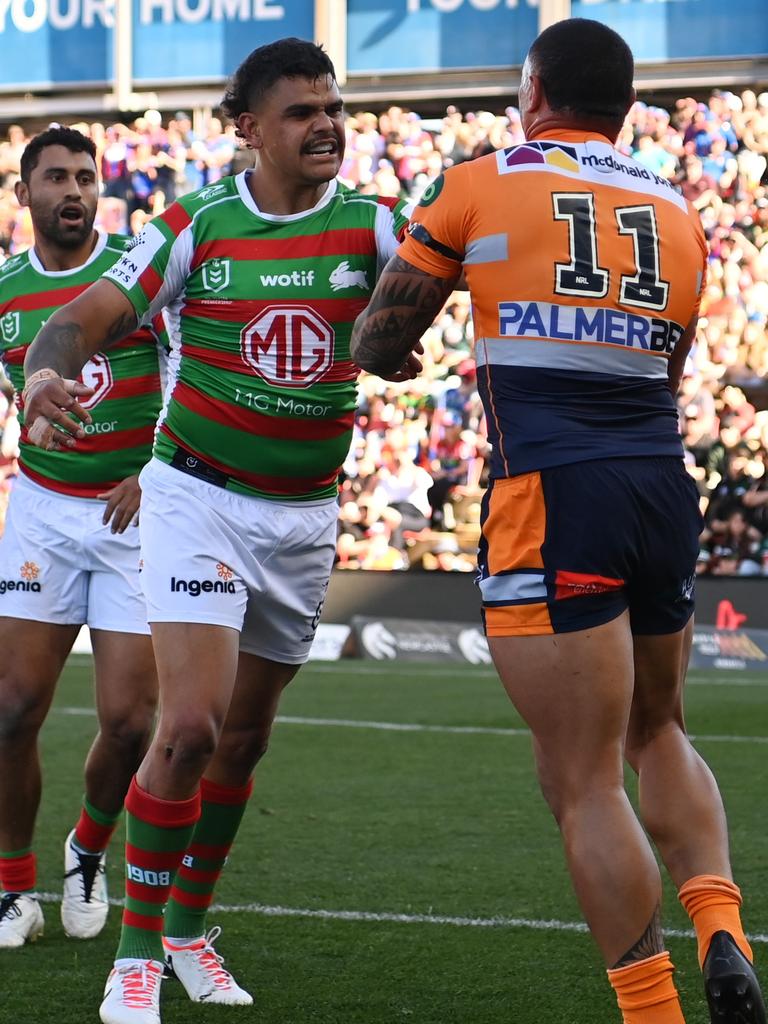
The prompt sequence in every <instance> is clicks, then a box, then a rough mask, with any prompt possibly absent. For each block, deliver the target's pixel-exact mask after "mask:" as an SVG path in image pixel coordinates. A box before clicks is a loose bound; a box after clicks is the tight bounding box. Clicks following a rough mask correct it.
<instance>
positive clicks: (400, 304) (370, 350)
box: [351, 256, 455, 380]
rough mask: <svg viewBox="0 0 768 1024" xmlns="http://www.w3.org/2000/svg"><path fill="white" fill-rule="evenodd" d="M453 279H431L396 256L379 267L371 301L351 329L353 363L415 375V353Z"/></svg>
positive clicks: (375, 370) (371, 370) (377, 370)
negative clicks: (379, 271) (384, 265)
mask: <svg viewBox="0 0 768 1024" xmlns="http://www.w3.org/2000/svg"><path fill="white" fill-rule="evenodd" d="M454 287H455V278H449V279H446V278H442V277H433V276H432V275H431V274H426V273H425V272H424V271H423V270H419V269H417V268H416V267H414V266H413V265H412V264H410V263H408V262H407V261H406V260H404V259H402V257H400V256H393V257H392V259H391V260H390V261H389V263H387V265H386V267H385V268H384V270H383V271H382V274H381V277H380V278H379V280H378V282H377V284H376V288H375V289H374V292H373V295H372V296H371V301H370V302H369V303H368V306H367V307H366V308H365V309H364V310H363V312H362V313H361V314H360V316H359V317H358V318H357V320H356V321H355V326H354V329H353V331H352V341H351V355H352V360H353V362H355V363H357V365H358V366H359V367H361V369H363V370H368V372H369V373H378V374H381V375H382V376H391V375H393V374H394V375H398V374H401V373H402V374H403V375H404V376H403V377H402V379H404V380H407V379H408V378H409V377H412V376H414V374H413V373H411V372H409V369H412V368H413V362H412V361H413V359H414V358H415V357H414V356H413V351H414V349H415V348H416V346H417V344H418V341H419V338H421V336H422V334H424V332H425V331H426V330H427V328H428V327H429V326H430V324H431V323H432V321H433V320H434V319H435V317H436V316H437V314H438V313H439V311H440V310H441V309H442V307H443V305H444V303H445V300H446V299H447V298H448V296H449V295H450V294H451V292H452V291H453V289H454Z"/></svg>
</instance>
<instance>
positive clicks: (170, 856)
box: [116, 777, 200, 962]
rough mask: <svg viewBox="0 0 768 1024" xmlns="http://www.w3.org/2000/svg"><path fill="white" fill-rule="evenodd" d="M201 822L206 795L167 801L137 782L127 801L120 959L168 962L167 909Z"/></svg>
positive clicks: (117, 957)
mask: <svg viewBox="0 0 768 1024" xmlns="http://www.w3.org/2000/svg"><path fill="white" fill-rule="evenodd" d="M199 816H200V793H199V791H198V792H197V793H195V795H194V796H192V797H190V798H189V799H188V800H161V799H160V798H159V797H156V796H152V794H151V793H147V792H146V791H145V790H143V789H142V788H141V787H140V786H139V784H138V783H137V781H136V778H135V777H134V779H133V780H132V782H131V785H130V788H129V790H128V795H127V796H126V798H125V824H126V843H125V861H126V881H125V909H124V911H123V927H122V931H121V934H120V944H119V946H118V948H117V954H116V959H118V960H119V959H121V958H123V957H130V958H131V959H136V960H159V961H161V962H162V960H163V940H162V932H163V909H164V907H165V903H166V901H167V899H168V894H169V892H170V891H171V886H172V884H173V878H174V875H175V874H176V871H177V869H178V867H179V864H181V859H182V857H183V856H184V853H185V851H186V849H187V847H188V845H189V841H190V839H191V838H192V834H193V832H194V829H195V823H196V822H197V819H198V818H199Z"/></svg>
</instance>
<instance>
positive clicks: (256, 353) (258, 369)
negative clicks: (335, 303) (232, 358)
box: [240, 302, 334, 388]
mask: <svg viewBox="0 0 768 1024" xmlns="http://www.w3.org/2000/svg"><path fill="white" fill-rule="evenodd" d="M333 343H334V333H333V327H331V325H330V324H329V323H328V321H327V320H326V319H325V318H324V317H322V316H320V314H319V313H318V312H316V311H315V310H314V309H312V307H311V306H305V305H303V304H302V303H298V302H297V303H294V304H291V305H288V304H286V305H284V306H278V305H274V306H266V307H265V308H264V309H263V310H262V311H261V312H260V313H259V315H258V316H257V317H254V318H253V320H251V321H250V323H248V324H246V325H245V327H244V328H243V330H242V333H241V335H240V353H241V355H242V357H243V361H244V362H245V363H246V364H247V365H248V366H249V367H250V369H251V370H252V371H253V372H254V373H257V374H258V375H259V377H262V378H263V379H264V380H266V381H268V382H269V383H270V384H277V385H279V386H281V387H285V388H308V387H309V386H310V384H314V382H315V381H316V380H319V379H320V378H321V377H322V376H323V375H324V374H325V372H326V371H327V370H328V369H329V368H330V366H331V363H332V362H333Z"/></svg>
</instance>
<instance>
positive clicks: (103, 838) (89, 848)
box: [74, 796, 121, 853]
mask: <svg viewBox="0 0 768 1024" xmlns="http://www.w3.org/2000/svg"><path fill="white" fill-rule="evenodd" d="M120 813H121V812H120V811H118V812H117V814H106V813H105V812H104V811H100V810H99V809H98V807H94V806H93V804H92V803H91V802H90V801H89V800H88V797H85V796H84V797H83V806H82V808H81V810H80V817H79V818H78V819H77V824H76V825H75V835H74V841H75V844H76V846H77V848H78V850H82V851H83V853H103V852H104V850H106V848H107V846H108V845H109V840H110V839H111V838H112V833H113V832H114V831H115V829H116V828H117V823H118V821H119V820H120Z"/></svg>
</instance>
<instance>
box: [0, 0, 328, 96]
mask: <svg viewBox="0 0 768 1024" xmlns="http://www.w3.org/2000/svg"><path fill="white" fill-rule="evenodd" d="M114 23H115V0H0V55H1V56H0V89H6V90H7V89H11V88H15V89H32V88H35V87H45V86H47V85H85V84H86V83H94V84H104V85H106V84H108V83H109V82H110V81H111V79H112V47H113V28H114ZM286 35H295V36H301V37H303V38H305V39H312V38H313V37H314V3H313V0H133V36H134V37H133V74H134V79H135V81H136V82H137V84H141V83H142V82H146V83H155V82H158V83H162V82H168V81H181V80H188V81H198V82H199V81H205V80H212V81H217V82H218V81H221V79H222V78H225V77H227V76H229V75H230V74H231V73H232V71H234V69H235V67H236V66H237V65H238V64H239V63H240V61H241V60H242V59H243V58H244V57H246V56H247V55H248V54H249V53H250V51H251V50H252V49H254V47H256V46H260V45H262V43H267V42H270V41H271V40H273V39H278V38H279V37H280V36H286Z"/></svg>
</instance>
